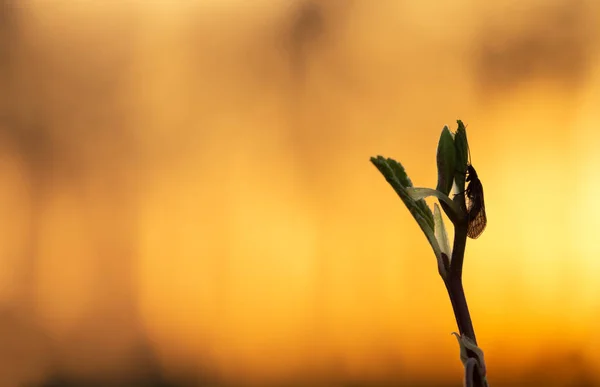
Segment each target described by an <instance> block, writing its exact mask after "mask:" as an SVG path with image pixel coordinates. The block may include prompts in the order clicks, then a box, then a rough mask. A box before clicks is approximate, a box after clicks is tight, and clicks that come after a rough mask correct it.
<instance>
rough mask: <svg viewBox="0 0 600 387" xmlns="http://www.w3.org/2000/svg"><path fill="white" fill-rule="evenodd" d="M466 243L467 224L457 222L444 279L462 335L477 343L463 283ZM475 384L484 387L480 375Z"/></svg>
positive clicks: (471, 354) (479, 371)
mask: <svg viewBox="0 0 600 387" xmlns="http://www.w3.org/2000/svg"><path fill="white" fill-rule="evenodd" d="M466 244H467V225H466V224H456V227H455V234H454V246H453V249H452V260H451V261H450V271H449V273H448V276H447V277H446V278H445V279H444V284H445V285H446V290H447V291H448V296H449V297H450V302H451V303H452V310H453V311H454V317H455V318H456V325H458V330H459V332H460V334H461V336H462V335H465V336H467V337H469V338H470V339H471V340H473V343H474V344H475V345H477V338H476V337H475V328H473V322H472V321H471V314H470V313H469V306H468V305H467V297H466V296H465V290H464V288H463V284H462V269H463V261H464V257H465V247H466ZM467 353H468V355H469V357H472V358H476V354H475V353H473V352H472V351H470V350H468V349H467ZM475 368H476V369H477V372H478V373H481V372H482V371H481V370H480V369H479V367H475ZM471 373H472V372H471ZM467 375H468V373H467ZM471 377H472V376H471ZM472 380H473V379H472ZM474 385H475V387H482V383H481V378H480V377H477V378H474Z"/></svg>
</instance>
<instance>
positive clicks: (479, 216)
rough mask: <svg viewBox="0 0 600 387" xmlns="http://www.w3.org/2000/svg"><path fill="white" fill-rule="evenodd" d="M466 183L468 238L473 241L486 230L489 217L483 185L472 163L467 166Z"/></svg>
mask: <svg viewBox="0 0 600 387" xmlns="http://www.w3.org/2000/svg"><path fill="white" fill-rule="evenodd" d="M470 158H471V157H470V156H469V159H470ZM465 182H467V183H468V185H467V188H466V189H465V198H466V202H467V203H466V204H467V215H468V224H467V236H468V237H469V238H471V239H477V238H478V237H479V236H480V235H481V234H482V233H483V230H485V226H486V225H487V217H486V215H485V202H484V201H483V184H481V180H479V176H477V171H475V167H473V165H472V164H471V163H470V162H469V164H468V165H467V177H466V179H465Z"/></svg>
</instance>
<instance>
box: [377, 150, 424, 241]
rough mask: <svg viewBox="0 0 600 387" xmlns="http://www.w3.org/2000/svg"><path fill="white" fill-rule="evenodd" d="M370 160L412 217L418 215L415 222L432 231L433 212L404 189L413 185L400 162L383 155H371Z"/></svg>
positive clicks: (422, 201)
mask: <svg viewBox="0 0 600 387" xmlns="http://www.w3.org/2000/svg"><path fill="white" fill-rule="evenodd" d="M371 162H372V163H373V164H374V165H375V167H377V169H378V170H379V172H381V174H382V175H383V176H384V177H385V179H386V180H387V182H388V183H389V184H390V185H391V186H392V188H393V189H394V191H396V193H397V194H398V196H400V199H402V201H403V202H404V205H406V207H407V208H408V210H409V211H410V213H411V214H412V215H413V217H415V219H417V215H418V217H419V219H417V222H419V225H420V226H421V228H422V229H423V228H424V227H427V228H428V230H431V231H432V232H433V227H434V222H433V213H432V212H431V209H430V208H429V206H428V205H427V203H425V200H422V199H421V200H414V199H413V198H411V197H410V195H409V194H408V192H407V191H406V188H409V187H412V186H413V185H412V181H410V178H409V177H408V175H407V174H406V171H405V170H404V167H403V166H402V164H400V163H399V162H397V161H396V160H394V159H390V158H388V159H386V158H384V157H383V156H377V158H375V157H371ZM423 231H425V229H423Z"/></svg>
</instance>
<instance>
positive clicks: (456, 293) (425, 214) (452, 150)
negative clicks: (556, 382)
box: [371, 120, 488, 387]
mask: <svg viewBox="0 0 600 387" xmlns="http://www.w3.org/2000/svg"><path fill="white" fill-rule="evenodd" d="M457 123H458V129H457V131H456V132H455V133H452V132H451V131H450V129H448V127H447V126H445V127H444V129H443V130H442V134H441V136H440V140H439V143H438V148H437V169H438V182H437V187H436V188H435V189H432V188H416V187H413V184H412V182H411V180H410V179H409V177H408V175H407V174H406V171H405V170H404V167H403V166H402V164H400V163H399V162H397V161H396V160H394V159H391V158H384V157H383V156H377V157H371V162H372V163H373V164H374V165H375V167H377V169H378V170H379V172H381V174H382V175H383V176H384V177H385V179H386V180H387V182H388V183H389V184H390V185H391V186H392V188H393V189H394V191H396V193H397V194H398V196H400V199H402V201H403V202H404V204H405V205H406V208H408V210H409V211H410V213H411V214H412V216H413V217H414V218H415V220H416V221H417V223H418V225H419V226H420V227H421V230H423V233H425V237H426V238H427V240H428V241H429V244H430V245H431V247H432V248H433V252H434V254H435V257H436V260H437V267H438V272H439V274H440V276H441V277H442V280H443V281H444V284H445V285H446V289H447V291H448V295H449V297H450V302H451V303H452V309H453V311H454V316H455V318H456V324H457V325H458V330H459V333H456V332H453V334H454V335H455V336H456V337H457V339H458V344H459V347H460V360H461V362H462V364H463V366H464V370H465V375H464V383H465V386H467V387H488V383H487V378H486V368H485V362H484V359H483V351H482V350H481V349H480V348H479V347H478V346H477V339H476V338H475V330H474V328H473V323H472V322H471V315H470V314H469V308H468V306H467V299H466V297H465V292H464V289H463V285H462V269H463V261H464V254H465V246H466V243H467V231H468V229H469V224H470V221H472V220H473V219H474V218H475V217H476V216H477V215H478V214H477V213H475V214H473V211H474V209H473V206H472V204H470V203H469V202H470V201H471V200H469V199H472V197H469V195H465V192H467V193H469V192H470V191H472V190H469V186H467V188H466V189H465V184H466V183H467V182H469V180H470V182H469V184H470V185H471V186H473V179H477V183H478V184H479V186H481V182H479V180H478V178H477V175H476V174H475V175H474V176H471V178H470V179H469V177H468V173H467V171H468V170H472V171H474V169H473V168H472V167H470V164H469V143H468V141H467V132H466V128H465V126H464V124H463V123H462V121H460V120H458V121H457ZM469 167H470V168H469ZM453 189H454V191H455V192H456V194H455V195H453V198H450V196H449V195H450V192H451V191H452V190H453ZM429 196H433V197H435V198H437V199H438V201H439V203H440V205H439V206H438V204H437V203H435V204H434V205H433V212H432V211H431V208H430V207H429V206H428V205H427V203H426V202H425V200H424V199H425V198H426V197H429ZM481 196H482V197H481V203H483V189H481ZM440 206H441V208H442V209H443V211H444V212H445V214H446V216H447V217H448V219H450V221H451V222H452V225H453V226H454V243H453V245H452V247H451V246H450V241H449V239H448V233H447V232H446V228H445V225H444V220H443V218H442V214H441V211H440ZM479 210H480V209H479ZM484 215H485V213H484ZM477 236H478V235H477Z"/></svg>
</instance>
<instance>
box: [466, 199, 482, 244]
mask: <svg viewBox="0 0 600 387" xmlns="http://www.w3.org/2000/svg"><path fill="white" fill-rule="evenodd" d="M486 225H487V217H486V215H485V207H484V206H482V207H481V209H480V210H479V212H477V214H476V215H475V218H474V219H471V218H469V224H468V225H467V236H468V237H469V238H471V239H477V238H479V236H480V235H481V233H483V230H485V226H486Z"/></svg>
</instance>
